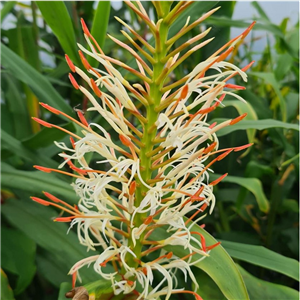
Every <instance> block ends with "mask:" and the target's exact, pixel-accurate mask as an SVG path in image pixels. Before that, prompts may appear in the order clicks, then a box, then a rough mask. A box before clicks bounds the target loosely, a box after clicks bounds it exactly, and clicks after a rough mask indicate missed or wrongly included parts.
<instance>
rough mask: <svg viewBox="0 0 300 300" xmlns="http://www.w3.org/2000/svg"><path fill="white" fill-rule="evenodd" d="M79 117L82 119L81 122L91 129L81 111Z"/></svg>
mask: <svg viewBox="0 0 300 300" xmlns="http://www.w3.org/2000/svg"><path fill="white" fill-rule="evenodd" d="M77 115H78V118H79V119H80V122H81V123H82V124H83V125H84V126H86V127H89V123H88V122H87V120H86V118H85V117H84V115H83V113H82V112H81V110H77Z"/></svg>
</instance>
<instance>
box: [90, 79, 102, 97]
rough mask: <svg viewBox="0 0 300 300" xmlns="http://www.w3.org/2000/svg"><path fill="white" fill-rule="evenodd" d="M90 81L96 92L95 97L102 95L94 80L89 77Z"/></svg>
mask: <svg viewBox="0 0 300 300" xmlns="http://www.w3.org/2000/svg"><path fill="white" fill-rule="evenodd" d="M90 81H91V85H92V88H93V91H94V93H95V94H96V96H97V97H101V96H102V92H101V91H100V89H99V88H98V86H97V84H96V82H95V80H94V79H93V78H91V79H90Z"/></svg>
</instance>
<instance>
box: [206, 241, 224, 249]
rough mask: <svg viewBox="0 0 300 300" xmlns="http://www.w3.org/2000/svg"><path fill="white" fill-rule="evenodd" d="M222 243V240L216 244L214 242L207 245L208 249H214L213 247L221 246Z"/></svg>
mask: <svg viewBox="0 0 300 300" xmlns="http://www.w3.org/2000/svg"><path fill="white" fill-rule="evenodd" d="M220 244H221V242H217V243H215V244H213V245H211V246H207V247H206V250H211V249H213V248H215V247H217V246H219V245H220Z"/></svg>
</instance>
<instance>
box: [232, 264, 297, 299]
mask: <svg viewBox="0 0 300 300" xmlns="http://www.w3.org/2000/svg"><path fill="white" fill-rule="evenodd" d="M237 267H238V269H239V271H240V272H241V274H242V276H243V278H244V281H245V283H246V286H247V289H248V291H249V296H250V299H251V300H262V299H263V300H298V299H299V292H298V291H296V290H294V289H291V288H289V287H286V286H283V285H279V284H274V283H270V282H267V281H264V280H261V279H258V278H256V277H254V276H253V275H251V274H250V273H248V272H246V271H245V270H244V269H243V268H242V267H241V266H239V265H237Z"/></svg>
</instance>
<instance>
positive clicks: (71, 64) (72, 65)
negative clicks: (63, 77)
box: [65, 54, 75, 73]
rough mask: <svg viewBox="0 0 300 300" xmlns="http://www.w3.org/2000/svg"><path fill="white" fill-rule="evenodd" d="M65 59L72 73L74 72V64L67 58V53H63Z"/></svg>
mask: <svg viewBox="0 0 300 300" xmlns="http://www.w3.org/2000/svg"><path fill="white" fill-rule="evenodd" d="M65 59H66V61H67V64H68V66H69V68H70V70H71V71H72V72H73V73H74V72H75V66H74V64H73V62H72V61H71V59H70V58H69V56H68V55H67V54H66V55H65Z"/></svg>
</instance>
